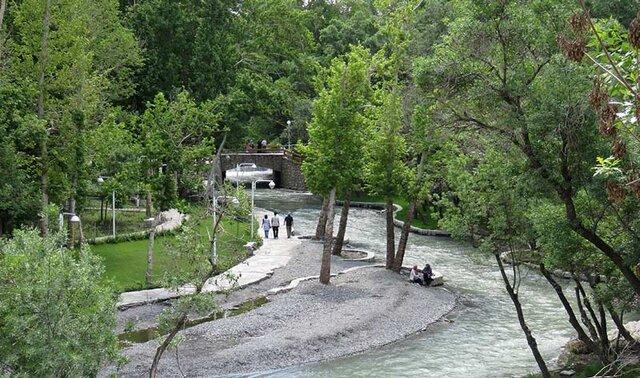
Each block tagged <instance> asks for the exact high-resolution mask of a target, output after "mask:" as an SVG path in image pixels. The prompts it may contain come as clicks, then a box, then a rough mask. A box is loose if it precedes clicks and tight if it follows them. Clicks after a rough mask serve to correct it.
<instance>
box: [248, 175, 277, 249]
mask: <svg viewBox="0 0 640 378" xmlns="http://www.w3.org/2000/svg"><path fill="white" fill-rule="evenodd" d="M259 182H268V183H269V188H270V189H273V188H275V187H276V183H275V182H273V180H253V181H251V239H253V233H254V226H253V218H254V217H255V215H254V206H255V205H254V203H255V197H256V183H259Z"/></svg>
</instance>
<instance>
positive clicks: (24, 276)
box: [0, 230, 119, 376]
mask: <svg viewBox="0 0 640 378" xmlns="http://www.w3.org/2000/svg"><path fill="white" fill-rule="evenodd" d="M64 242H65V237H64V233H58V234H54V235H52V236H50V237H47V238H45V239H42V238H40V237H39V236H38V235H37V233H36V231H34V230H25V231H16V232H15V234H14V237H13V239H11V240H6V241H2V242H1V244H0V323H1V324H2V327H0V336H1V337H0V340H1V341H0V361H2V363H3V364H5V365H6V366H8V367H9V368H10V371H12V372H13V373H14V374H18V375H21V374H24V375H29V376H64V375H82V376H85V375H95V374H97V372H98V370H99V369H100V368H101V367H102V365H103V364H104V363H105V362H109V361H117V360H118V359H119V357H118V342H117V338H116V335H115V334H114V332H113V329H114V328H115V298H114V297H113V295H112V292H111V290H110V288H108V287H106V286H103V285H102V283H101V281H102V278H101V277H102V274H103V271H102V267H101V264H100V262H99V261H98V260H97V258H96V257H95V256H94V255H93V254H91V253H90V252H89V250H88V247H86V246H84V247H83V248H82V249H81V250H80V251H79V252H78V253H76V252H75V251H72V250H68V249H66V248H64V247H63V244H64Z"/></svg>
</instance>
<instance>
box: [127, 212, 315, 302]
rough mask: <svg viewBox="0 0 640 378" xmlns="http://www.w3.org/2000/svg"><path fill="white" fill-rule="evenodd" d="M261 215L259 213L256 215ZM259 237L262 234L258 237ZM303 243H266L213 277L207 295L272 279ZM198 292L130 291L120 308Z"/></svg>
mask: <svg viewBox="0 0 640 378" xmlns="http://www.w3.org/2000/svg"><path fill="white" fill-rule="evenodd" d="M256 213H258V212H256ZM259 234H260V233H259ZM301 243H302V241H301V240H300V239H298V238H291V239H287V238H286V237H283V238H280V239H265V240H264V241H263V244H262V246H261V247H260V248H259V249H258V250H257V251H256V252H255V253H254V255H253V256H252V257H250V258H248V259H247V260H245V261H243V262H241V263H240V264H238V265H236V266H234V267H233V268H231V269H229V270H227V271H226V272H224V273H221V274H219V275H217V276H215V277H211V278H210V279H209V280H208V281H207V282H206V284H205V286H204V288H203V291H204V292H217V291H225V290H229V289H232V288H233V289H235V288H242V287H245V286H247V285H251V284H254V283H256V282H259V281H262V280H264V279H266V278H269V277H270V276H271V275H272V274H273V271H274V270H275V269H277V268H280V267H283V266H285V265H286V264H287V263H288V262H289V260H290V259H291V256H292V255H293V254H294V253H295V251H296V249H297V248H298V246H299V245H300V244H301ZM194 291H195V287H194V286H193V285H185V286H183V287H181V288H180V289H178V290H170V289H166V288H158V289H149V290H139V291H130V292H126V293H122V294H120V298H119V300H118V303H117V306H118V308H119V309H125V308H128V307H133V306H140V305H144V304H147V303H154V302H161V301H164V300H167V299H173V298H178V297H180V296H182V295H186V294H191V293H193V292H194Z"/></svg>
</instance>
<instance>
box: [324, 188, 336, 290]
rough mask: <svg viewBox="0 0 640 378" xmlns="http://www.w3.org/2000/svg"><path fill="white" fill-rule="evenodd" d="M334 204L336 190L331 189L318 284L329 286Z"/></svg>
mask: <svg viewBox="0 0 640 378" xmlns="http://www.w3.org/2000/svg"><path fill="white" fill-rule="evenodd" d="M335 202H336V188H333V189H331V193H330V194H329V199H328V202H327V225H326V227H325V228H324V245H323V248H322V264H321V266H320V283H323V284H325V285H327V284H329V279H330V278H331V247H332V246H333V218H334V214H333V213H334V209H335V206H334V205H335Z"/></svg>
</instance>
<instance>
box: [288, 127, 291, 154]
mask: <svg viewBox="0 0 640 378" xmlns="http://www.w3.org/2000/svg"><path fill="white" fill-rule="evenodd" d="M287 137H288V138H289V143H288V146H287V147H288V148H289V149H291V120H287Z"/></svg>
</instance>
